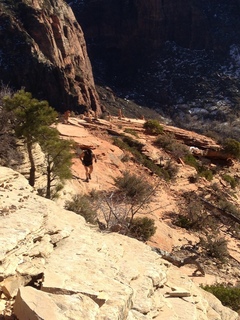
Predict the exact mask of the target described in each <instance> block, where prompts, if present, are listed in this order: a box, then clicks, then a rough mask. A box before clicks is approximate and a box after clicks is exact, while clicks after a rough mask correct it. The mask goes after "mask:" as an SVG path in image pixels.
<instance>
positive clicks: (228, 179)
mask: <svg viewBox="0 0 240 320" xmlns="http://www.w3.org/2000/svg"><path fill="white" fill-rule="evenodd" d="M223 180H225V181H226V182H228V183H229V184H230V186H231V188H232V189H235V188H236V186H237V181H236V180H235V179H234V178H233V177H231V176H230V175H228V174H225V175H224V176H223Z"/></svg>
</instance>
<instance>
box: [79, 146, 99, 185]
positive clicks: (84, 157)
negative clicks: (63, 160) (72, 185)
mask: <svg viewBox="0 0 240 320" xmlns="http://www.w3.org/2000/svg"><path fill="white" fill-rule="evenodd" d="M79 158H80V160H81V161H82V164H83V165H84V168H85V172H86V180H85V181H86V182H89V179H91V174H92V172H93V159H95V162H97V158H96V156H95V154H94V153H93V151H92V150H91V149H90V148H87V149H85V150H83V152H82V153H81V154H80V155H79Z"/></svg>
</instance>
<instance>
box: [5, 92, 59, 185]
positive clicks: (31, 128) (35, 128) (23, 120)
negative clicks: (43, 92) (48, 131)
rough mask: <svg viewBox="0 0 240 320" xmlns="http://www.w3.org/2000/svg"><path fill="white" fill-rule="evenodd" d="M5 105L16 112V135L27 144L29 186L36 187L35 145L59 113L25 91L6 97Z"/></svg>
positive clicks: (45, 102)
mask: <svg viewBox="0 0 240 320" xmlns="http://www.w3.org/2000/svg"><path fill="white" fill-rule="evenodd" d="M3 104H4V108H6V109H7V110H8V111H13V112H14V115H15V123H14V130H15V133H16V135H17V137H19V138H23V139H24V142H25V143H26V146H27V151H28V157H29V161H30V174H29V184H30V185H31V186H34V184H35V171H36V168H35V161H34V156H33V145H34V143H36V142H38V140H39V134H40V132H41V129H42V128H43V127H46V126H49V125H50V124H52V123H53V122H54V121H55V120H56V117H57V112H56V111H54V109H53V108H52V107H50V106H49V104H48V102H47V101H39V100H37V99H35V98H33V97H32V94H31V93H30V92H25V91H24V90H20V91H18V92H17V93H15V94H14V95H13V96H12V97H10V96H7V97H5V98H4V99H3Z"/></svg>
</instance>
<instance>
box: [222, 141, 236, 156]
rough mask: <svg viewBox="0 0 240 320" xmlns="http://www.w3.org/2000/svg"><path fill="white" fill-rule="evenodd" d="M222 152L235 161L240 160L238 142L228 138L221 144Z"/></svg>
mask: <svg viewBox="0 0 240 320" xmlns="http://www.w3.org/2000/svg"><path fill="white" fill-rule="evenodd" d="M223 151H224V152H225V153H227V154H229V155H231V156H233V157H234V158H236V159H239V158H240V142H238V141H237V140H235V139H231V138H228V139H226V140H225V141H224V142H223Z"/></svg>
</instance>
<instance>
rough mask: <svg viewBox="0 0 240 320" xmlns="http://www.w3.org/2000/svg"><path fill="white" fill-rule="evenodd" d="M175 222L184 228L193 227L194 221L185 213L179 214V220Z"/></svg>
mask: <svg viewBox="0 0 240 320" xmlns="http://www.w3.org/2000/svg"><path fill="white" fill-rule="evenodd" d="M175 224H176V225H177V226H178V227H180V228H184V229H187V230H189V229H191V228H192V222H191V221H190V219H189V218H188V217H186V216H184V215H181V214H179V215H178V218H177V220H176V221H175Z"/></svg>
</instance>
